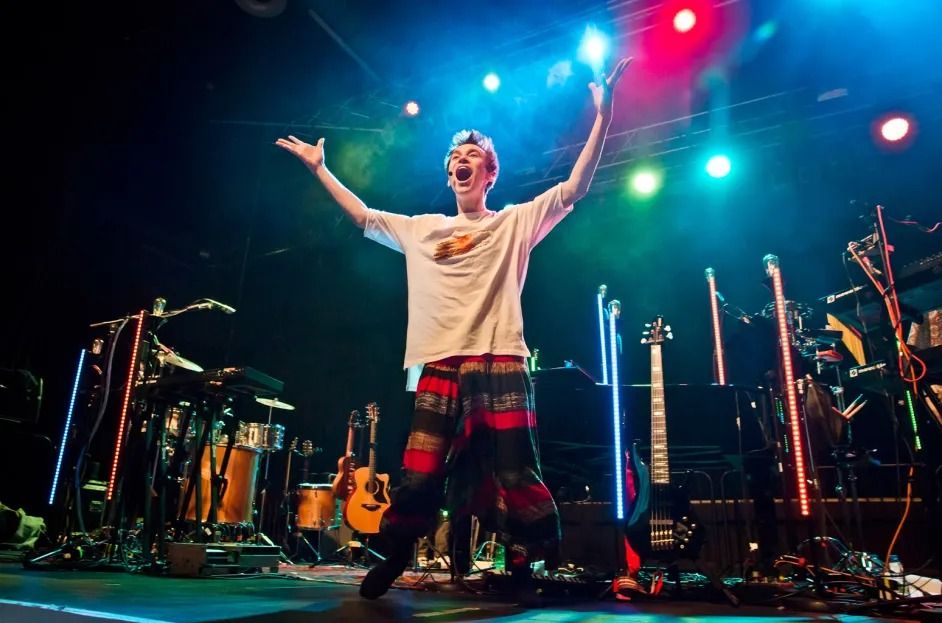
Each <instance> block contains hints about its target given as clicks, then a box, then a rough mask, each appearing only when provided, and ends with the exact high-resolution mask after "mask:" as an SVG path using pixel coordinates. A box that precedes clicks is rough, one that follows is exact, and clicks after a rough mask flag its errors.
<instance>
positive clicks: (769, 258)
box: [762, 253, 811, 517]
mask: <svg viewBox="0 0 942 623" xmlns="http://www.w3.org/2000/svg"><path fill="white" fill-rule="evenodd" d="M762 263H763V265H764V266H765V272H766V274H767V275H768V276H769V278H770V279H771V281H772V293H773V294H774V296H775V319H776V321H777V324H778V343H779V351H780V355H781V362H782V385H783V389H784V390H785V411H786V412H787V413H788V427H789V431H790V432H791V441H792V457H793V460H794V468H795V481H796V484H797V491H798V508H799V511H800V513H801V515H802V516H803V517H807V516H809V515H810V514H811V508H810V500H809V497H808V482H807V480H806V478H805V451H804V448H805V444H804V442H803V441H802V432H801V421H800V419H799V408H798V392H797V390H796V388H795V369H794V367H793V365H792V350H791V348H792V340H791V333H790V331H789V328H788V319H787V317H786V315H785V314H786V310H785V290H784V288H783V287H782V272H781V270H780V268H779V261H778V256H776V255H772V254H771V253H770V254H769V255H766V256H765V257H764V258H762Z"/></svg>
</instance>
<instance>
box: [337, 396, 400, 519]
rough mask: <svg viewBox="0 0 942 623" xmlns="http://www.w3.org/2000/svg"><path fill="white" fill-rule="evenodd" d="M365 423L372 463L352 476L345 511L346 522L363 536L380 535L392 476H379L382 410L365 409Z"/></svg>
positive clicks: (377, 408) (371, 407) (375, 406)
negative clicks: (378, 446) (377, 430)
mask: <svg viewBox="0 0 942 623" xmlns="http://www.w3.org/2000/svg"><path fill="white" fill-rule="evenodd" d="M366 419H367V421H369V423H370V462H369V466H368V467H361V468H359V469H357V470H356V471H355V472H354V473H353V480H354V483H355V487H354V489H353V491H351V492H350V497H349V498H348V499H347V504H346V505H345V506H344V509H343V518H344V521H345V522H346V523H347V525H348V526H350V527H351V528H352V529H353V530H356V531H357V532H359V533H361V534H376V533H378V532H379V522H380V520H381V519H382V518H383V513H385V512H386V509H387V508H389V474H377V473H376V425H377V424H378V423H379V406H377V404H376V403H375V402H371V403H370V404H368V405H366Z"/></svg>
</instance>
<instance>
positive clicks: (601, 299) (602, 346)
mask: <svg viewBox="0 0 942 623" xmlns="http://www.w3.org/2000/svg"><path fill="white" fill-rule="evenodd" d="M606 294H608V286H607V285H605V284H602V285H600V286H599V292H598V295H597V296H596V300H597V301H598V308H599V350H600V352H601V353H602V384H603V385H608V357H607V356H606V354H605V351H606V349H607V348H608V346H607V345H606V343H605V342H606V340H605V333H606V330H605V328H606V327H605V295H606Z"/></svg>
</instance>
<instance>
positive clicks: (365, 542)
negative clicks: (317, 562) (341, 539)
mask: <svg viewBox="0 0 942 623" xmlns="http://www.w3.org/2000/svg"><path fill="white" fill-rule="evenodd" d="M356 536H357V535H356V534H355V533H354V538H353V539H351V540H349V541H347V544H346V545H344V546H343V547H338V548H337V549H336V550H334V557H337V558H340V557H341V556H342V555H343V557H345V558H346V559H347V564H349V565H354V566H365V567H369V566H370V562H371V560H370V559H371V558H372V559H373V560H375V561H376V562H382V561H384V560H386V557H385V556H383V555H382V554H380V553H379V552H377V551H374V550H372V549H370V538H369V537H366V538H365V539H362V540H361V539H359V538H356ZM358 549H362V550H363V554H362V556H363V557H364V558H365V559H366V562H365V563H357V562H356V561H355V560H354V556H353V552H354V550H358Z"/></svg>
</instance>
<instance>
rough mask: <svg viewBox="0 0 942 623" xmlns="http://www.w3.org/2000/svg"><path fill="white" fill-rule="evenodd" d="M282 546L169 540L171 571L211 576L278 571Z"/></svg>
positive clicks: (169, 564)
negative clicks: (170, 541)
mask: <svg viewBox="0 0 942 623" xmlns="http://www.w3.org/2000/svg"><path fill="white" fill-rule="evenodd" d="M280 555H281V548H279V547H278V546H277V545H254V544H251V545H250V544H246V543H168V544H167V571H168V573H169V574H170V575H177V576H190V577H210V576H214V575H238V574H245V573H251V574H253V575H255V574H259V573H278V561H279V557H280Z"/></svg>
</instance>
